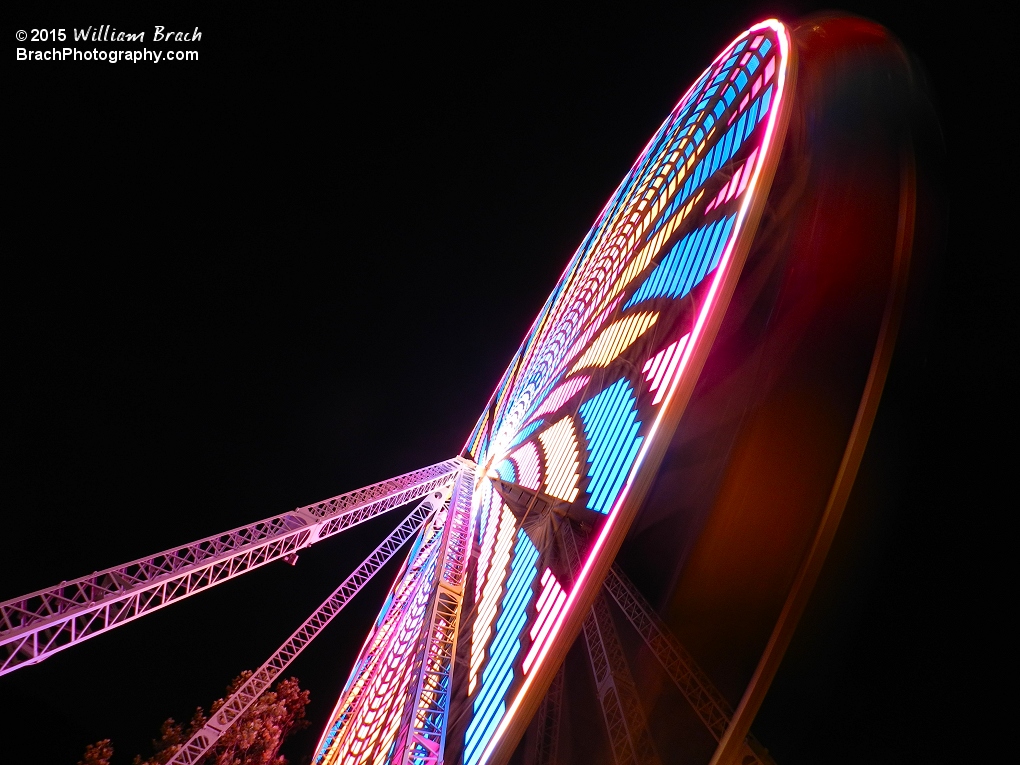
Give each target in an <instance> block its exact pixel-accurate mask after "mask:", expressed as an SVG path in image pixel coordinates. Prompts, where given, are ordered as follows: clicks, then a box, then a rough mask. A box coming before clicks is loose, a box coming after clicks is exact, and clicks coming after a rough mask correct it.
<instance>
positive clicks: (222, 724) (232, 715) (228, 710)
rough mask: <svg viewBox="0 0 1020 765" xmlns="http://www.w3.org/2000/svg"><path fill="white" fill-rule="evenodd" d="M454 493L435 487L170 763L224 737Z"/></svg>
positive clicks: (178, 763) (182, 762) (192, 761)
mask: <svg viewBox="0 0 1020 765" xmlns="http://www.w3.org/2000/svg"><path fill="white" fill-rule="evenodd" d="M448 497H449V494H448V492H446V491H435V492H433V494H432V495H431V496H429V497H426V498H425V499H424V500H423V501H422V502H421V503H420V504H419V505H418V506H417V507H416V508H415V509H414V510H413V511H412V512H411V514H410V515H408V516H407V517H406V518H405V519H404V520H403V521H401V523H400V525H399V526H397V528H395V529H394V530H393V531H391V532H390V534H389V536H387V537H386V539H384V540H383V541H382V542H381V543H380V544H379V546H378V547H376V548H375V550H374V551H373V552H372V554H371V555H369V556H368V557H367V558H366V559H365V560H364V561H363V562H362V563H361V565H359V566H358V567H357V568H356V569H355V570H354V571H353V572H352V573H351V574H350V576H348V577H347V579H345V580H344V582H343V584H341V585H340V586H339V587H338V588H337V589H336V590H335V591H334V592H333V594H332V595H330V596H329V597H328V598H327V599H326V600H325V602H324V603H323V604H322V605H321V606H319V607H318V608H317V609H316V610H315V612H314V613H313V614H312V615H311V616H310V617H308V619H306V620H305V623H304V624H302V625H301V626H300V627H299V628H298V629H297V630H296V631H295V632H294V634H292V635H291V636H290V637H289V638H288V639H287V641H286V642H285V643H284V644H283V645H282V646H280V648H279V649H277V651H276V652H275V653H274V654H273V655H272V656H271V657H269V659H268V660H267V661H266V662H265V663H264V664H263V665H262V666H261V667H259V668H258V670H256V671H255V673H254V674H253V675H252V676H251V677H250V678H248V681H247V682H246V683H245V684H244V685H242V686H241V687H240V688H238V689H237V690H236V691H235V692H234V694H233V695H232V696H231V697H230V698H228V699H227V700H226V702H225V703H224V704H223V706H222V707H220V709H219V711H218V712H217V713H216V714H215V715H213V716H212V717H211V718H210V719H209V720H208V722H206V724H205V725H204V726H203V727H202V728H201V729H200V730H198V731H196V732H195V734H194V735H193V736H192V737H191V738H190V739H189V740H188V741H187V742H186V743H185V744H184V746H183V747H181V749H180V750H178V751H177V753H176V754H175V755H174V756H173V758H172V759H170V760H169V761H168V763H167V765H196V763H199V762H201V761H202V758H203V757H204V756H205V754H206V753H207V752H208V751H209V750H210V749H211V748H212V747H213V746H214V745H215V744H216V742H217V741H218V740H219V738H220V736H222V735H223V733H224V732H225V731H226V730H227V729H228V728H229V727H230V726H231V725H232V724H233V723H234V721H235V720H237V718H238V717H240V716H241V715H242V714H244V712H245V710H247V709H248V708H249V707H250V706H251V705H252V704H254V703H255V701H256V700H257V699H258V697H259V696H261V695H262V693H263V692H264V691H265V690H266V689H267V688H269V686H270V685H271V684H272V683H273V681H275V680H276V679H277V678H278V677H279V676H280V673H281V672H283V670H284V669H286V668H287V666H288V665H289V664H290V663H291V662H292V661H294V659H295V658H296V657H297V656H298V654H300V653H301V651H302V650H304V648H305V646H307V645H308V644H309V643H310V642H311V641H312V639H313V638H315V637H316V636H317V635H318V634H319V633H320V632H321V631H322V630H323V629H324V628H325V627H326V625H327V624H329V623H330V622H331V621H332V620H333V618H334V617H335V616H336V615H337V614H338V613H340V611H342V610H343V608H344V606H346V605H347V603H348V602H350V600H351V598H353V597H354V596H355V595H357V594H358V592H359V591H360V590H361V588H362V587H364V586H365V584H366V583H367V582H368V580H369V579H371V578H372V576H374V575H375V573H376V572H377V571H379V569H380V568H382V567H383V566H384V565H385V564H386V563H387V562H388V561H389V560H390V558H392V557H393V556H394V555H395V554H396V552H397V550H399V549H400V548H401V547H402V546H403V544H404V543H405V542H406V541H407V540H408V539H410V538H411V537H412V536H414V535H415V534H416V533H418V531H419V529H421V527H422V526H423V525H424V524H425V523H426V522H427V521H428V519H429V518H430V517H432V515H433V513H435V512H437V511H438V510H439V509H440V508H442V506H443V505H444V504H445V502H446V500H447V499H448Z"/></svg>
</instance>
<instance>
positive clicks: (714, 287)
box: [479, 19, 790, 765]
mask: <svg viewBox="0 0 1020 765" xmlns="http://www.w3.org/2000/svg"><path fill="white" fill-rule="evenodd" d="M764 28H769V29H772V30H773V31H774V32H775V33H776V38H777V40H778V41H779V48H780V53H781V55H782V60H783V63H784V66H783V67H780V69H779V78H778V81H777V85H776V95H775V98H774V99H773V100H772V103H771V104H770V109H769V112H770V113H769V119H768V122H767V123H766V126H765V134H764V136H763V137H762V142H761V148H762V156H763V157H764V156H765V155H766V152H767V151H768V149H769V148H771V146H772V138H773V135H774V133H775V128H776V119H777V118H778V115H779V112H780V105H781V104H782V101H783V99H784V97H785V94H786V93H785V91H786V66H785V63H786V62H787V61H789V50H790V41H789V37H788V34H787V31H786V27H785V26H784V25H783V24H782V23H781V22H779V21H777V20H776V19H769V20H767V21H764V22H762V23H760V24H756V25H755V26H753V27H751V28H750V29H749V30H747V31H746V32H744V33H743V34H742V35H740V37H738V38H737V39H736V40H734V41H733V44H731V45H730V46H729V47H728V48H727V49H726V50H725V51H723V53H720V54H719V57H722V56H723V55H725V54H726V52H727V51H729V50H731V49H732V47H733V45H736V44H737V43H739V42H740V41H741V40H742V39H744V38H745V37H747V36H748V35H749V34H750V33H752V32H755V31H757V30H759V29H764ZM759 37H760V36H759ZM759 43H760V39H759ZM757 44H758V43H756V44H753V45H752V47H757ZM717 60H718V59H717ZM763 166H764V162H762V163H759V164H758V165H757V166H756V167H755V168H754V169H753V170H752V172H751V180H750V182H749V184H748V185H749V186H750V188H751V191H752V192H753V191H754V188H755V186H756V185H757V183H758V178H759V177H760V175H761V169H762V167H763ZM753 199H754V194H753V193H749V194H747V196H745V197H744V200H743V202H742V203H741V205H740V210H739V212H738V213H737V219H736V221H735V222H734V225H733V232H732V234H731V236H730V239H729V241H728V242H727V244H726V248H725V250H724V252H723V255H722V257H721V258H720V261H719V266H718V268H716V272H715V277H714V278H713V279H712V281H711V284H710V286H709V289H708V293H707V295H706V296H705V302H704V303H703V304H702V308H701V311H700V312H699V313H698V318H697V320H696V322H695V325H694V328H693V329H692V330H691V333H690V340H689V341H688V343H687V347H686V348H685V350H684V353H683V354H682V357H681V360H680V366H679V369H678V370H677V372H676V374H675V375H674V376H673V379H672V382H671V383H670V386H669V391H668V393H667V394H666V397H667V400H670V399H672V397H673V394H674V393H675V391H676V389H677V386H678V384H679V382H680V380H681V378H682V377H683V372H684V370H685V369H686V368H687V364H688V362H689V360H690V358H691V356H692V355H693V352H694V349H695V348H697V346H698V341H699V340H700V339H701V334H702V332H703V330H704V326H705V322H706V321H707V319H708V315H709V314H710V313H711V310H712V308H713V307H714V305H715V303H716V299H717V297H718V294H719V288H720V285H721V284H722V282H723V280H724V279H725V277H726V275H727V273H728V271H729V266H730V260H731V258H732V254H733V247H734V244H735V243H736V241H737V238H738V234H739V232H740V230H741V229H742V227H743V223H744V220H745V219H746V217H747V213H748V210H749V208H750V203H751V200H753ZM607 205H608V202H607ZM603 209H605V208H603ZM665 411H666V407H663V408H662V409H660V410H659V414H658V416H657V417H656V418H655V420H654V421H653V422H652V425H651V427H650V428H649V430H648V435H647V436H646V438H645V440H644V441H643V442H642V446H641V449H640V450H639V452H638V455H637V457H636V459H635V460H634V465H633V466H632V467H631V471H630V473H629V474H628V476H627V480H626V481H625V482H624V485H623V487H622V488H621V490H620V494H619V495H618V496H617V498H616V502H615V503H614V505H613V509H612V510H610V512H609V515H608V517H607V518H606V521H605V523H604V524H603V525H602V528H601V529H600V531H599V534H598V536H597V537H596V538H595V542H594V544H593V545H592V548H591V550H590V551H589V553H588V557H587V558H586V559H585V562H584V564H583V565H582V566H581V571H580V573H579V574H578V576H577V578H576V579H575V583H574V586H573V587H572V588H571V590H570V594H569V595H568V596H567V600H566V603H565V604H564V607H563V608H562V609H561V610H560V612H559V614H558V615H557V616H556V618H555V621H554V623H553V627H552V634H551V635H550V637H549V639H548V640H546V641H545V642H544V643H543V645H542V648H541V650H540V652H539V655H538V657H537V658H536V659H535V662H536V663H538V664H541V662H542V661H543V660H544V659H545V656H546V655H547V653H548V650H549V646H550V645H552V642H553V639H554V638H555V636H556V635H557V634H558V633H559V630H560V628H561V626H562V624H563V620H564V618H565V617H566V614H567V613H569V612H570V609H571V607H572V606H573V604H574V601H575V600H576V598H577V595H578V593H579V592H580V591H581V590H582V589H583V587H584V585H585V583H586V582H587V579H588V575H589V573H590V571H591V567H592V565H593V562H594V560H595V558H596V557H597V556H598V553H599V552H600V551H601V549H602V548H603V547H604V546H605V543H606V539H607V538H608V537H609V533H610V532H611V531H612V529H613V526H614V525H615V522H616V518H617V511H618V510H619V508H620V506H621V505H622V504H623V503H624V502H625V501H626V499H627V496H628V495H629V494H630V489H631V486H632V485H633V481H634V476H635V475H636V474H637V471H638V470H639V469H640V467H641V463H642V462H643V461H644V458H645V456H646V455H647V453H648V449H649V448H650V446H651V444H652V443H653V441H654V437H655V433H656V432H657V431H658V429H659V426H660V425H661V423H662V418H663V414H664V412H665ZM534 677H535V675H534V674H529V675H527V676H526V677H525V679H524V682H523V684H522V685H521V688H520V690H519V691H518V693H517V695H516V696H515V697H514V700H513V701H512V702H511V703H510V706H509V708H508V709H507V711H506V714H505V715H504V716H503V719H502V720H501V721H500V723H499V725H498V726H497V728H496V730H495V731H494V732H493V734H492V736H491V737H490V738H489V742H488V744H486V747H485V751H484V752H483V753H482V756H481V758H480V760H479V765H484V763H486V762H487V761H488V759H489V757H491V756H492V752H493V750H494V749H495V747H496V744H497V743H499V741H500V739H502V737H503V735H504V734H505V733H506V729H507V727H508V726H509V725H510V721H511V720H512V719H513V718H514V715H515V714H516V712H517V709H518V707H519V706H520V703H521V700H522V699H523V698H524V696H525V695H526V694H527V691H528V689H529V688H530V687H531V682H532V680H533V678H534Z"/></svg>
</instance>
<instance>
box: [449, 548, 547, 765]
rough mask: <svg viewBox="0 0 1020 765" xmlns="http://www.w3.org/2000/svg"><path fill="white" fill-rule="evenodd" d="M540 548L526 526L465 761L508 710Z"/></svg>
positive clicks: (471, 763) (476, 754)
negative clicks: (506, 699) (507, 692)
mask: <svg viewBox="0 0 1020 765" xmlns="http://www.w3.org/2000/svg"><path fill="white" fill-rule="evenodd" d="M537 560H538V550H537V549H536V548H535V545H534V544H532V542H531V539H530V538H529V537H528V535H527V534H526V533H524V530H523V529H522V530H518V532H517V544H516V546H515V547H514V558H513V563H511V564H510V578H509V580H508V581H507V584H506V593H505V594H504V595H503V602H502V604H501V606H502V612H501V613H500V615H499V618H498V619H497V620H496V636H495V639H494V640H493V642H492V644H491V645H490V647H489V662H488V665H487V666H486V667H485V670H484V671H483V672H482V675H481V686H482V687H481V690H480V691H479V693H478V696H477V698H475V701H474V705H473V706H474V717H473V718H472V719H471V723H470V724H469V725H468V728H467V731H465V733H464V763H465V765H475V763H477V762H478V759H479V758H480V757H481V755H482V752H483V751H484V750H485V743H486V742H487V741H488V740H489V737H490V736H491V735H492V731H493V730H495V728H496V726H497V725H498V724H499V721H500V720H501V719H502V718H503V715H504V713H505V712H506V701H505V699H504V698H503V696H504V694H506V691H507V688H509V687H510V682H511V680H513V664H514V659H515V658H516V657H517V654H518V653H519V652H520V650H521V639H520V636H521V631H522V630H523V629H524V627H525V625H526V624H527V622H528V618H527V609H528V604H529V603H530V602H531V598H532V596H533V595H534V592H533V591H532V588H531V585H532V582H534V580H535V576H536V575H537V573H538V569H537V568H536V567H535V562H536V561H537Z"/></svg>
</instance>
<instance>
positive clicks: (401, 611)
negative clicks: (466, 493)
mask: <svg viewBox="0 0 1020 765" xmlns="http://www.w3.org/2000/svg"><path fill="white" fill-rule="evenodd" d="M435 522H436V521H433V523H435ZM443 522H444V523H445V520H444V521H443ZM441 537H442V534H435V535H434V536H433V537H432V539H430V540H429V541H428V542H426V543H425V544H423V545H422V548H421V549H420V550H419V552H418V556H417V562H416V563H413V564H412V567H414V568H417V576H416V577H415V579H414V584H410V585H409V586H407V587H405V588H403V591H402V592H401V594H400V597H399V598H396V599H394V601H393V604H392V605H391V607H390V609H389V611H388V613H387V616H386V618H385V620H384V621H383V623H382V624H381V625H379V627H378V628H377V630H376V631H375V633H374V634H373V636H372V638H370V640H373V641H375V642H376V643H377V644H376V645H375V646H374V648H375V650H374V651H373V652H372V653H371V654H370V655H369V656H368V657H366V661H365V662H364V664H363V665H362V668H361V671H360V673H359V674H358V676H357V677H356V678H354V679H353V681H351V685H350V691H349V692H347V693H345V694H343V695H341V697H340V700H339V701H338V702H337V707H336V710H335V711H334V713H333V716H332V717H331V718H330V719H331V720H337V719H338V718H339V720H340V724H339V725H338V726H337V728H336V729H335V730H331V731H326V732H324V733H323V735H322V738H321V739H320V741H319V744H318V745H317V746H316V748H315V751H316V752H317V753H319V752H324V753H326V754H331V756H328V757H325V758H324V759H323V760H322V763H323V764H324V765H333V764H334V763H336V762H337V760H338V756H339V754H340V752H341V751H342V750H340V749H337V750H334V751H332V752H330V749H331V748H332V747H333V745H334V744H335V742H336V741H337V740H338V739H340V738H341V737H345V736H347V735H348V733H349V725H348V724H349V723H350V722H351V721H352V720H356V719H358V717H359V716H360V714H361V711H362V707H363V705H364V704H366V703H368V702H369V700H370V694H369V693H367V690H368V689H369V688H371V687H372V684H373V683H374V682H375V680H376V679H377V677H378V676H379V674H380V673H382V672H384V671H385V666H384V665H385V662H384V661H383V658H384V657H386V656H387V655H388V654H389V653H390V652H391V651H392V650H393V649H394V647H395V646H394V644H395V643H396V642H398V641H399V637H400V631H401V624H402V623H406V622H407V621H408V620H410V619H412V618H413V616H412V615H411V614H409V613H408V610H409V608H410V606H411V604H412V603H414V602H416V601H417V600H418V599H419V597H420V595H421V591H422V590H423V589H425V588H426V587H431V586H432V577H433V572H434V571H435V567H436V559H437V558H438V556H439V548H440V540H441ZM377 635H378V636H380V637H381V638H382V639H381V640H378V639H377V638H376V636H377ZM368 644H369V641H366V645H368ZM341 709H343V714H342V715H340V714H338V713H339V712H340V711H341ZM317 762H318V760H317Z"/></svg>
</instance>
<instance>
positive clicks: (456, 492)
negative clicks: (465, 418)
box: [391, 468, 474, 765]
mask: <svg viewBox="0 0 1020 765" xmlns="http://www.w3.org/2000/svg"><path fill="white" fill-rule="evenodd" d="M473 489H474V471H473V470H471V469H470V468H465V469H464V470H463V471H462V472H461V473H460V475H459V476H458V477H457V482H456V484H455V486H454V489H453V496H452V498H451V499H450V512H449V516H448V519H447V526H446V533H445V535H444V537H443V543H442V548H441V550H440V553H439V561H438V564H437V573H438V576H437V579H436V588H435V593H434V595H433V600H432V607H431V612H430V614H429V618H428V621H427V625H428V626H427V628H426V629H425V630H424V631H423V633H422V640H421V648H420V653H419V655H418V657H416V659H415V663H414V671H413V673H412V677H414V678H416V680H417V681H416V683H415V685H414V686H413V688H414V690H413V692H412V693H411V694H410V695H409V696H408V704H407V709H406V711H405V713H404V718H403V720H402V722H401V728H400V733H399V735H398V736H397V745H396V747H395V749H394V754H395V756H394V757H393V759H392V760H391V762H393V763H396V765H411V763H413V764H414V765H439V763H442V761H443V752H444V751H445V750H446V731H447V726H448V723H449V717H450V696H451V692H452V689H453V670H454V664H455V661H454V658H455V657H456V655H457V633H458V632H459V626H460V614H461V606H462V604H463V601H464V583H465V581H466V579H467V573H468V571H467V568H468V562H469V560H470V557H471V543H472V515H471V495H472V492H473Z"/></svg>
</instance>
